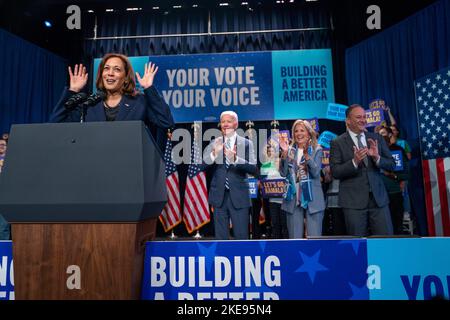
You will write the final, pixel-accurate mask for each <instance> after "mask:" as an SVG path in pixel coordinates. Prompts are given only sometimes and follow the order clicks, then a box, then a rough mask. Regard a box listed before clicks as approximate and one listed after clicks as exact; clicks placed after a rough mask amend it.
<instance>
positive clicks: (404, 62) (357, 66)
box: [345, 0, 450, 235]
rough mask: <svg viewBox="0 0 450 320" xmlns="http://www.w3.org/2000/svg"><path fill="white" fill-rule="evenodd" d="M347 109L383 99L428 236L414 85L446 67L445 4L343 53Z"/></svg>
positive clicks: (448, 7) (448, 6)
mask: <svg viewBox="0 0 450 320" xmlns="http://www.w3.org/2000/svg"><path fill="white" fill-rule="evenodd" d="M345 60H346V79H347V93H348V100H349V103H350V104H352V103H359V104H362V105H363V106H365V107H367V106H368V105H369V103H370V101H371V100H373V99H376V98H383V99H385V100H386V102H387V104H388V105H389V106H390V107H391V110H392V111H393V114H394V117H395V119H396V120H397V122H398V124H399V126H400V129H401V135H402V136H401V137H402V138H404V139H406V140H407V141H408V143H409V144H410V145H411V147H412V153H413V160H412V161H411V172H412V174H411V182H410V188H409V191H410V196H411V198H412V199H413V204H414V205H413V207H414V209H415V210H416V212H415V213H416V215H417V219H418V224H419V229H420V230H419V231H420V234H421V235H426V233H427V223H426V215H425V205H424V191H423V177H422V167H421V161H420V149H419V148H420V147H419V132H418V127H417V113H416V104H415V93H414V80H416V79H419V78H420V77H423V76H426V75H427V74H430V73H432V72H435V71H438V70H439V69H442V68H444V67H447V66H449V65H450V1H449V0H442V1H439V2H437V3H435V4H433V5H431V6H429V7H428V8H426V9H424V10H422V11H421V12H419V13H417V14H415V15H413V16H411V17H410V18H408V19H406V20H404V21H403V22H401V23H399V24H397V25H395V26H393V27H391V28H389V29H387V30H385V31H383V32H381V33H380V34H378V35H376V36H374V37H372V38H370V39H368V40H366V41H364V42H362V43H360V44H358V45H356V46H354V47H352V48H350V49H348V50H347V51H346V56H345Z"/></svg>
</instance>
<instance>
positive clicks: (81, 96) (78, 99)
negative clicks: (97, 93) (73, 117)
mask: <svg viewBox="0 0 450 320" xmlns="http://www.w3.org/2000/svg"><path fill="white" fill-rule="evenodd" d="M87 98H88V95H87V94H86V93H84V92H79V93H77V94H74V95H73V96H71V97H70V98H69V99H68V100H67V101H66V103H64V106H65V107H66V108H67V109H73V108H75V107H76V106H78V105H79V104H80V103H83V102H84V101H85V100H86V99H87Z"/></svg>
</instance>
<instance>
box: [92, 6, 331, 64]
mask: <svg viewBox="0 0 450 320" xmlns="http://www.w3.org/2000/svg"><path fill="white" fill-rule="evenodd" d="M95 19H96V20H97V37H112V36H136V35H137V36H142V35H167V34H180V33H182V34H192V33H208V20H210V21H211V32H212V33H216V32H237V31H249V30H274V29H298V28H329V24H330V19H329V14H328V13H327V12H326V11H324V10H323V9H321V8H320V9H319V8H317V7H314V8H309V9H305V10H292V9H291V10H289V9H286V8H283V9H275V8H273V9H270V10H269V9H259V10H256V9H255V10H254V11H249V10H242V9H233V8H230V9H211V10H210V11H208V10H207V9H200V8H199V9H195V10H179V11H172V12H167V13H162V12H160V11H150V12H141V11H137V12H132V13H130V12H126V13H124V12H104V13H99V14H98V15H97V16H95V15H94V14H86V16H85V20H84V21H87V22H86V28H85V30H86V33H85V36H86V37H88V38H89V37H94V27H95ZM330 44H331V41H330V31H329V30H318V31H302V32H278V33H254V34H244V35H242V34H241V35H236V34H231V35H214V36H213V35H204V36H190V37H161V38H135V39H113V40H95V41H94V40H87V41H86V44H85V55H86V56H85V58H87V59H89V58H99V57H102V56H103V55H104V54H105V53H107V52H121V53H124V54H126V55H129V56H141V55H168V54H195V53H213V52H239V51H261V50H289V49H319V48H329V47H330Z"/></svg>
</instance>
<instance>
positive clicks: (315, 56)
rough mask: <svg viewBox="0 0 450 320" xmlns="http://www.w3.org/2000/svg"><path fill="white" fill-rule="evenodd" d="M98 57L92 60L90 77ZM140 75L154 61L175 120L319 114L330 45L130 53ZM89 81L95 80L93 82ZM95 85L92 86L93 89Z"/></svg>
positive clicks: (328, 97)
mask: <svg viewBox="0 0 450 320" xmlns="http://www.w3.org/2000/svg"><path fill="white" fill-rule="evenodd" d="M100 61H101V59H95V60H94V79H95V77H96V73H97V68H98V65H99V63H100ZM130 61H131V63H132V65H133V68H134V69H135V71H136V72H139V73H140V74H141V75H142V74H143V71H144V65H145V63H148V62H149V61H150V62H152V63H155V64H156V65H157V66H158V68H159V69H158V73H157V75H156V77H155V86H156V88H157V89H158V91H159V92H160V93H161V95H162V96H163V98H164V100H165V101H166V102H167V104H168V105H169V106H170V108H171V111H172V114H173V116H174V120H175V122H194V121H206V122H217V121H218V120H219V116H220V113H221V112H223V111H225V110H233V111H235V112H236V113H237V114H238V115H239V120H241V121H247V120H253V121H255V120H273V119H280V120H282V119H299V118H303V119H305V118H314V117H317V118H324V117H325V115H326V108H327V105H328V103H330V102H333V101H334V85H333V68H332V61H331V50H329V49H320V50H292V51H289V50H287V51H266V52H264V51H262V52H261V51H260V52H244V53H220V54H195V55H171V56H150V57H148V56H143V57H130ZM94 85H95V84H94ZM94 90H95V88H94Z"/></svg>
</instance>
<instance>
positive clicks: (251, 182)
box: [247, 178, 258, 199]
mask: <svg viewBox="0 0 450 320" xmlns="http://www.w3.org/2000/svg"><path fill="white" fill-rule="evenodd" d="M247 183H248V190H249V192H250V199H256V198H258V179H256V178H247Z"/></svg>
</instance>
